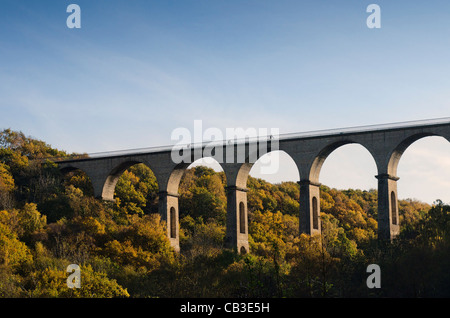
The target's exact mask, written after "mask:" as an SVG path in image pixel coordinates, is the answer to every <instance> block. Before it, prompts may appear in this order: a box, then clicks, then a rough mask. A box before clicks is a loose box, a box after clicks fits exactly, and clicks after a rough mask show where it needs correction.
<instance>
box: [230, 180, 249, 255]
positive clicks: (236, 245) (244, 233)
mask: <svg viewBox="0 0 450 318" xmlns="http://www.w3.org/2000/svg"><path fill="white" fill-rule="evenodd" d="M226 191H227V228H226V237H225V245H226V247H228V248H230V249H234V250H235V251H237V252H238V253H241V254H245V253H247V252H248V251H249V245H248V212H247V191H248V190H247V189H244V188H240V187H237V186H227V187H226Z"/></svg>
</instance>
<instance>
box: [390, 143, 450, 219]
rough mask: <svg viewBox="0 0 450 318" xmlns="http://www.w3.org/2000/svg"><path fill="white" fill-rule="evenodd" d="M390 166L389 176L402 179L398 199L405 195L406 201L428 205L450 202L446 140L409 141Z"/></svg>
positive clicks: (449, 145)
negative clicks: (390, 174) (439, 201)
mask: <svg viewBox="0 0 450 318" xmlns="http://www.w3.org/2000/svg"><path fill="white" fill-rule="evenodd" d="M389 167H390V169H391V170H390V171H389V173H392V174H394V175H395V176H398V177H400V179H399V180H398V181H397V184H398V189H399V191H398V195H397V196H398V197H400V194H401V197H402V198H404V199H405V200H409V201H415V202H416V203H418V204H419V203H425V204H428V205H432V204H433V203H434V202H435V201H436V200H441V201H443V202H450V193H449V191H448V189H450V143H449V141H448V140H447V139H446V138H444V137H441V136H436V135H434V136H430V135H415V136H412V137H410V138H408V139H407V140H405V141H404V142H403V143H402V144H400V145H399V146H398V147H397V149H396V150H395V151H394V152H393V154H392V155H391V158H390V165H389ZM397 199H398V198H397ZM405 217H406V218H407V216H401V219H402V220H403V219H404V218H405ZM402 220H400V221H401V222H400V223H401V224H403V222H402Z"/></svg>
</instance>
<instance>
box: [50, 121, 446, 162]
mask: <svg viewBox="0 0 450 318" xmlns="http://www.w3.org/2000/svg"><path fill="white" fill-rule="evenodd" d="M444 124H450V117H445V118H435V119H426V120H416V121H405V122H397V123H386V124H377V125H365V126H354V127H346V128H334V129H324V130H314V131H306V132H299V133H285V134H279V135H261V136H251V137H245V138H234V139H228V140H218V141H214V140H206V141H202V142H196V143H189V144H174V145H167V146H156V147H144V148H135V149H124V150H113V151H104V152H95V153H85V154H73V155H68V156H67V157H51V158H43V159H44V160H51V161H54V162H58V161H70V160H80V159H87V158H89V159H94V158H103V157H114V156H127V155H139V154H147V153H155V152H166V151H173V150H175V151H177V150H178V151H180V150H183V149H185V150H188V149H191V150H194V149H199V148H204V147H207V146H208V147H211V148H212V147H226V146H230V145H239V144H246V143H255V142H271V141H281V140H290V139H299V138H313V137H321V136H327V135H330V136H331V135H339V134H342V135H344V134H351V133H362V132H373V131H379V130H393V129H402V128H412V127H428V126H436V125H444Z"/></svg>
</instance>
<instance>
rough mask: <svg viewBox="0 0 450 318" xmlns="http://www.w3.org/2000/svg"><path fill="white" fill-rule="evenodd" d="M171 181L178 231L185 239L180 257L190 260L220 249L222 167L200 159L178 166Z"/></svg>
mask: <svg viewBox="0 0 450 318" xmlns="http://www.w3.org/2000/svg"><path fill="white" fill-rule="evenodd" d="M205 159H206V160H205ZM170 180H171V181H170V184H169V185H170V189H171V191H173V192H174V191H176V192H175V193H177V194H178V205H179V211H178V215H179V220H180V231H183V232H184V233H185V237H186V239H185V240H183V241H180V245H181V247H180V249H181V250H182V251H183V253H184V254H186V255H191V256H192V255H198V254H199V253H215V251H218V250H220V249H222V247H223V242H224V239H225V237H224V233H225V231H224V228H225V226H226V216H227V194H226V190H225V189H226V184H227V183H226V176H225V172H224V170H223V169H222V166H221V165H220V164H219V163H218V162H217V161H216V160H215V159H214V158H212V157H206V158H201V159H198V160H196V161H194V162H192V163H191V164H189V165H187V164H184V165H179V166H178V167H177V168H176V170H174V172H173V175H172V176H171V179H170ZM205 231H208V235H205ZM213 238H215V239H213Z"/></svg>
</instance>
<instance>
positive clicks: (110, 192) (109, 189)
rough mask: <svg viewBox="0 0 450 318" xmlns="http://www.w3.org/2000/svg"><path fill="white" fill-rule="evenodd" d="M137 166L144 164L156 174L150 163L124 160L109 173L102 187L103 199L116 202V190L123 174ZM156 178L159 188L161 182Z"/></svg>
mask: <svg viewBox="0 0 450 318" xmlns="http://www.w3.org/2000/svg"><path fill="white" fill-rule="evenodd" d="M137 164H143V165H145V166H146V167H148V168H149V169H150V170H151V171H152V173H154V171H153V169H152V168H151V167H150V166H149V164H148V163H146V162H144V161H140V160H124V161H122V162H120V163H118V164H116V165H115V167H114V168H113V169H112V170H111V171H110V172H109V173H108V175H107V177H106V179H105V181H104V183H103V187H102V194H101V196H102V198H103V200H106V201H114V193H115V188H116V185H117V181H119V178H120V177H121V176H122V174H123V173H124V172H125V170H127V169H129V168H130V167H132V166H134V165H137ZM155 177H156V182H157V183H158V186H159V180H158V178H157V176H156V175H155Z"/></svg>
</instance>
